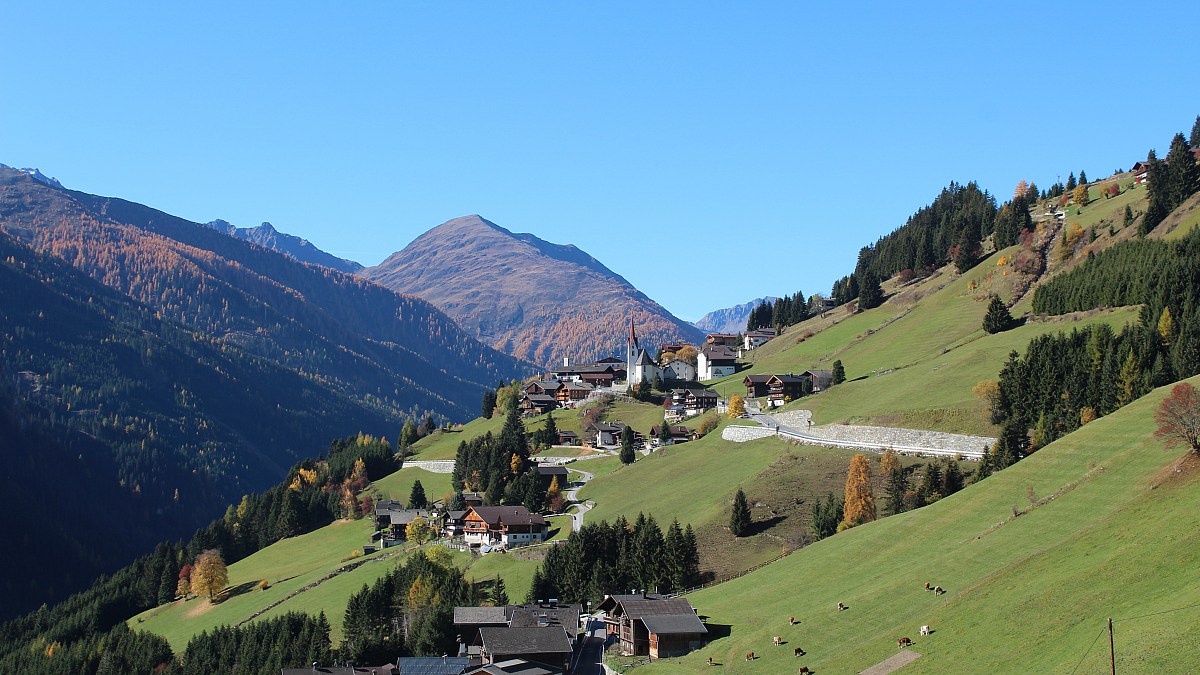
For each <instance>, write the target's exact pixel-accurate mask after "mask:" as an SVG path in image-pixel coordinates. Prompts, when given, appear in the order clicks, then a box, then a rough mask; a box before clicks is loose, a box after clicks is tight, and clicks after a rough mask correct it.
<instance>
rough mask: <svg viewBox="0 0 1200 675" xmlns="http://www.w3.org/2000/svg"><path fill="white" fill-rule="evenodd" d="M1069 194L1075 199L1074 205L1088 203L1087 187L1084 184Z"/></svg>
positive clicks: (1085, 204)
mask: <svg viewBox="0 0 1200 675" xmlns="http://www.w3.org/2000/svg"><path fill="white" fill-rule="evenodd" d="M1071 196H1072V197H1073V198H1074V199H1075V205H1076V206H1087V205H1088V189H1087V186H1086V185H1080V186H1078V187H1076V188H1075V190H1074V191H1073V192H1072V193H1071Z"/></svg>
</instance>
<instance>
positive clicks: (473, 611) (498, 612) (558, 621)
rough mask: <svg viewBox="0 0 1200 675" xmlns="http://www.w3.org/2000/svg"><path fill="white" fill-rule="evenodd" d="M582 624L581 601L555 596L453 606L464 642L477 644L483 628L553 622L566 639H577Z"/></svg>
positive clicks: (517, 626)
mask: <svg viewBox="0 0 1200 675" xmlns="http://www.w3.org/2000/svg"><path fill="white" fill-rule="evenodd" d="M583 625H584V624H583V606H582V605H579V604H569V603H560V602H559V601H558V600H557V599H555V598H550V599H549V600H539V601H538V602H535V603H531V604H526V605H507V606H504V607H455V608H454V626H455V628H456V629H457V630H458V639H459V641H460V643H461V644H464V645H473V644H478V643H479V629H481V628H528V627H537V626H554V627H557V628H558V629H560V630H561V631H562V632H563V634H564V635H566V637H567V639H569V640H576V639H578V638H579V636H580V635H579V634H580V630H581V629H582V627H583Z"/></svg>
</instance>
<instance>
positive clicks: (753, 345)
mask: <svg viewBox="0 0 1200 675" xmlns="http://www.w3.org/2000/svg"><path fill="white" fill-rule="evenodd" d="M777 335H778V334H777V333H776V332H775V329H774V328H759V329H758V330H752V331H748V332H747V333H746V334H745V335H744V336H743V337H742V340H743V345H742V346H743V347H744V348H745V349H757V348H759V347H761V346H763V345H765V344H767V343H768V342H770V341H771V340H774V339H775V337H776V336H777Z"/></svg>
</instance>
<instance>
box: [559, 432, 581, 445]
mask: <svg viewBox="0 0 1200 675" xmlns="http://www.w3.org/2000/svg"><path fill="white" fill-rule="evenodd" d="M558 444H559V445H579V434H577V433H575V432H574V431H570V430H568V429H559V430H558Z"/></svg>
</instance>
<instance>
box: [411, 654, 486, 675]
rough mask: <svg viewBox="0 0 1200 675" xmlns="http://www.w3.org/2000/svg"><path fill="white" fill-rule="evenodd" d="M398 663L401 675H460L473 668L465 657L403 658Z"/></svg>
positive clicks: (469, 660)
mask: <svg viewBox="0 0 1200 675" xmlns="http://www.w3.org/2000/svg"><path fill="white" fill-rule="evenodd" d="M396 663H397V665H399V666H400V675H460V673H464V672H466V671H467V669H468V668H470V667H471V659H469V658H467V657H465V656H402V657H400V658H399V659H396Z"/></svg>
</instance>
